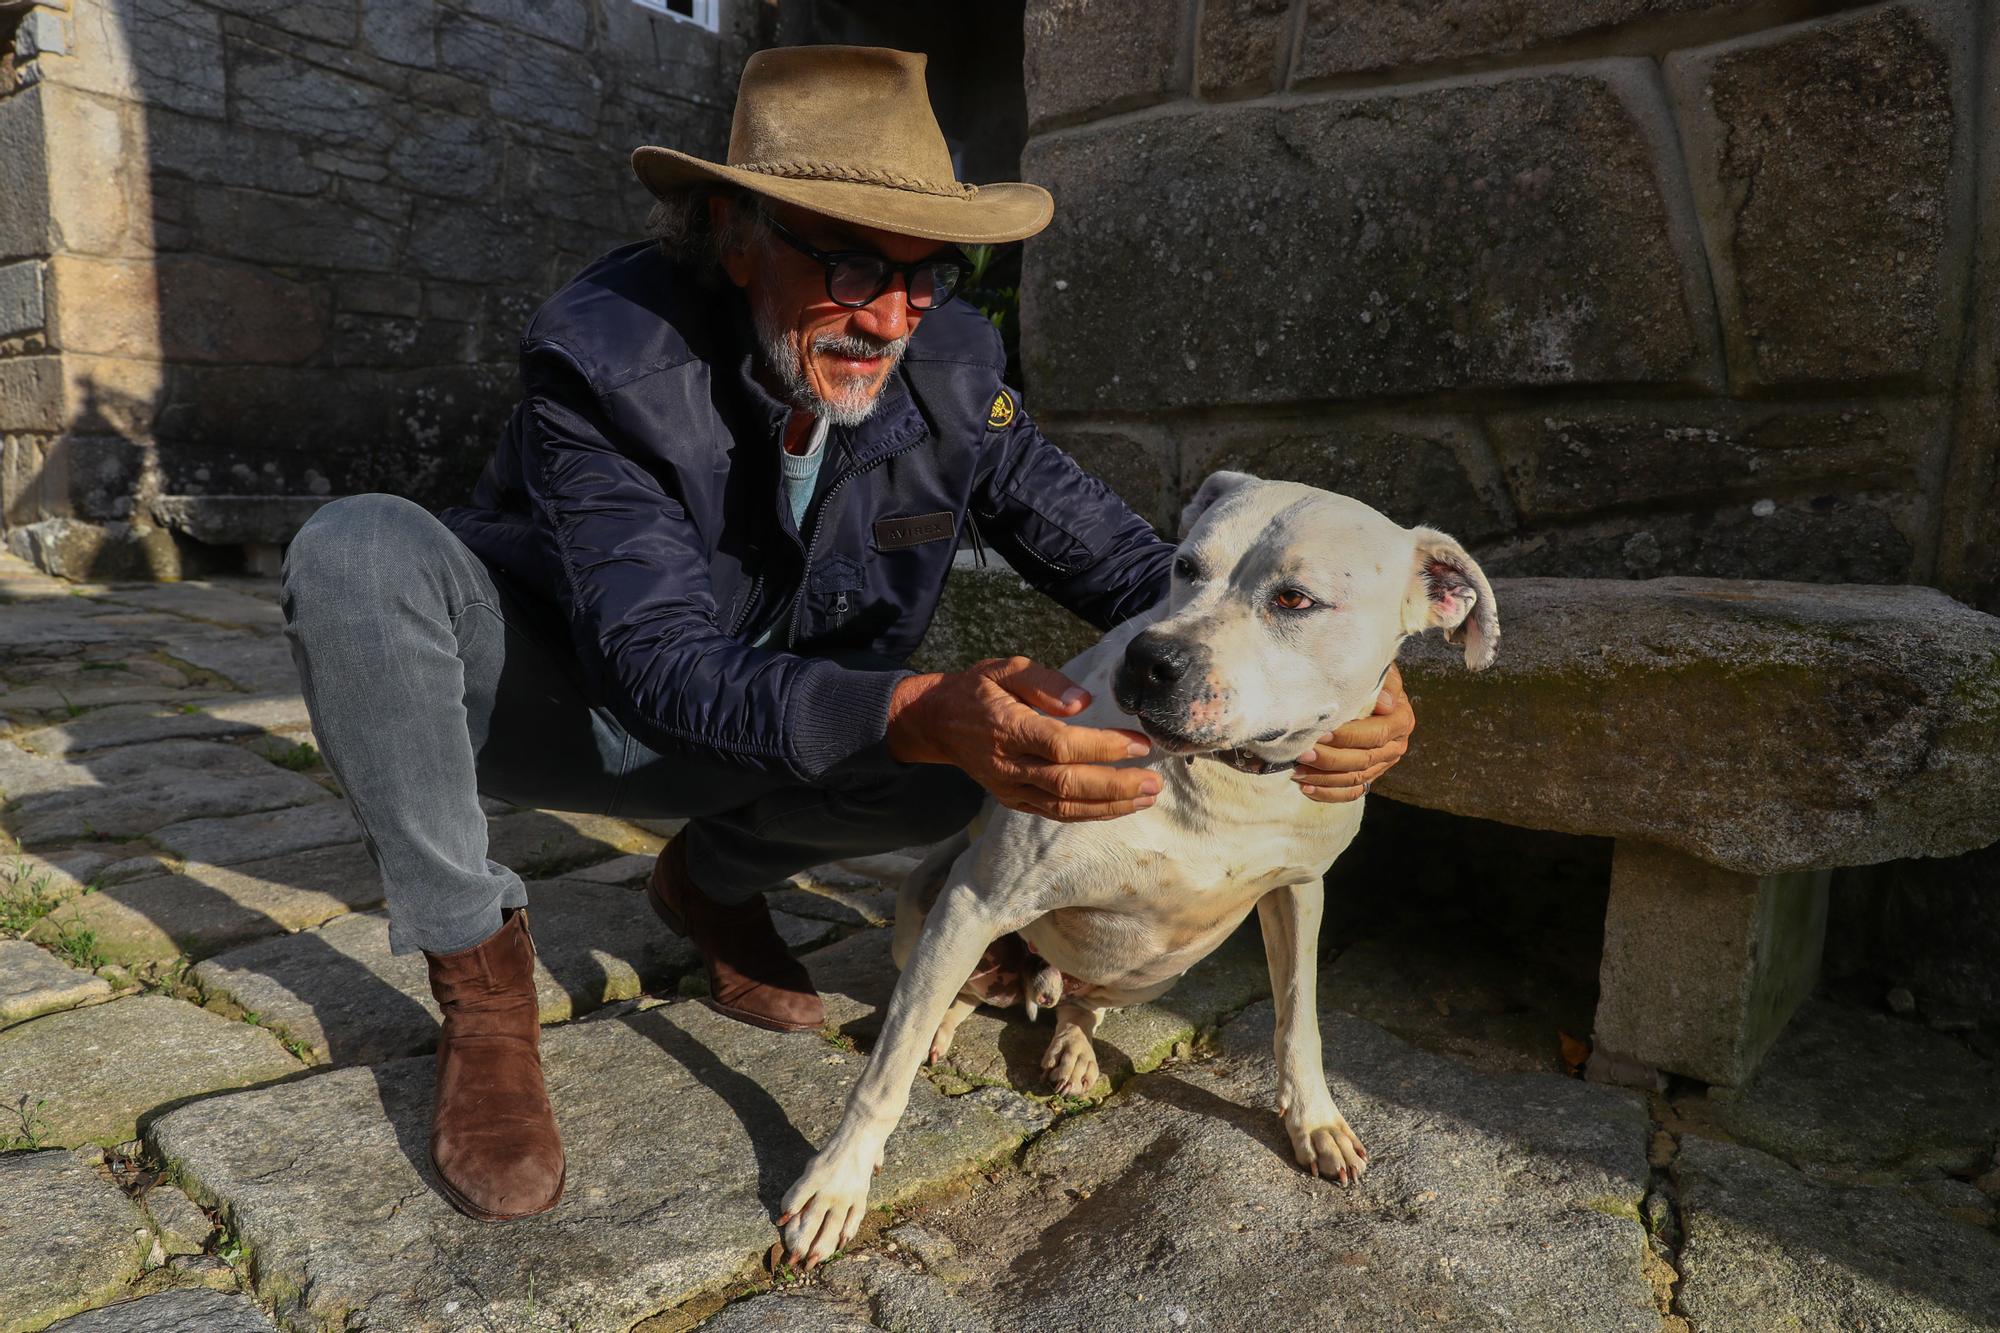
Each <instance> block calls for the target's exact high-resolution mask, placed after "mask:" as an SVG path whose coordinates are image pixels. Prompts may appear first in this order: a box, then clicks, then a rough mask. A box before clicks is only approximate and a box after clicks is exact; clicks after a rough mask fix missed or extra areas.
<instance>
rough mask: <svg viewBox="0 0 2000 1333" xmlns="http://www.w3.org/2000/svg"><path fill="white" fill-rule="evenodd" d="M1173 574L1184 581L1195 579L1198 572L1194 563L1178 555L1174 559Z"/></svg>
mask: <svg viewBox="0 0 2000 1333" xmlns="http://www.w3.org/2000/svg"><path fill="white" fill-rule="evenodd" d="M1174 573H1176V574H1178V575H1180V576H1181V577H1182V578H1184V579H1192V578H1195V577H1197V576H1198V575H1199V574H1200V571H1199V570H1197V569H1196V568H1195V565H1194V561H1192V560H1190V559H1188V558H1187V557H1186V556H1184V555H1178V556H1175V557H1174Z"/></svg>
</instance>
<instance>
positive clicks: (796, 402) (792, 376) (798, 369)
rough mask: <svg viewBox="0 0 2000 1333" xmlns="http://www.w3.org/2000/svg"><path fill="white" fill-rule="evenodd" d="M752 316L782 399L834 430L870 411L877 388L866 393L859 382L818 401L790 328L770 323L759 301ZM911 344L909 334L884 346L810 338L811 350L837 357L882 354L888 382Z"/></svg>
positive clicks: (832, 336) (831, 336) (850, 338)
mask: <svg viewBox="0 0 2000 1333" xmlns="http://www.w3.org/2000/svg"><path fill="white" fill-rule="evenodd" d="M754 313H755V316H756V325H757V343H758V346H759V348H760V350H761V351H762V353H763V356H764V366H765V368H766V369H767V370H769V371H770V372H771V375H772V378H774V379H775V380H777V382H778V396H779V397H780V398H782V399H783V400H784V401H785V402H787V403H789V404H790V405H791V406H793V407H796V408H800V409H802V410H804V411H807V412H810V413H812V414H813V415H814V416H816V417H823V418H824V419H825V420H826V421H827V423H828V424H829V425H834V426H858V425H860V424H861V423H862V422H864V421H866V420H867V419H868V418H869V417H870V416H871V415H872V414H873V413H874V411H875V405H876V404H877V403H879V402H880V401H881V400H882V395H881V393H880V391H879V390H878V391H877V392H874V393H870V392H868V390H867V389H866V387H864V386H862V385H860V384H856V385H855V386H854V388H853V389H852V390H851V391H849V392H847V393H844V394H842V395H841V396H840V397H839V398H838V399H835V400H828V399H825V398H822V397H820V396H819V394H818V393H816V392H814V390H813V386H812V381H811V380H810V379H808V378H807V377H806V366H805V359H804V358H803V357H801V356H800V355H799V350H798V345H797V344H796V343H794V342H793V341H792V335H791V330H789V329H786V328H784V327H782V326H781V325H779V324H778V323H777V321H776V320H774V319H772V318H771V317H770V312H769V311H767V310H766V309H764V306H763V303H762V302H759V303H758V305H757V309H756V311H755V312H754ZM909 345H910V338H909V335H908V334H904V335H903V336H902V337H900V338H895V339H892V340H890V341H887V342H884V341H882V340H881V339H879V338H869V337H864V336H862V335H860V334H836V333H822V334H820V335H819V336H818V337H816V338H814V339H813V341H812V350H813V351H814V352H830V353H832V354H833V355H835V356H886V357H888V358H889V369H888V370H887V371H886V372H884V379H885V380H886V377H887V376H888V375H890V374H893V373H895V369H896V367H897V365H899V364H900V363H901V362H902V359H903V351H904V349H905V348H907V347H908V346H909Z"/></svg>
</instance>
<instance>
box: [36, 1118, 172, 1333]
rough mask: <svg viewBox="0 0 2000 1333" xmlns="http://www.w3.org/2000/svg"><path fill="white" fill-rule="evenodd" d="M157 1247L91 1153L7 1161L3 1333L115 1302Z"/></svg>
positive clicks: (48, 1154)
mask: <svg viewBox="0 0 2000 1333" xmlns="http://www.w3.org/2000/svg"><path fill="white" fill-rule="evenodd" d="M151 1245H152V1237H151V1234H150V1233H149V1232H147V1231H146V1229H145V1227H144V1226H142V1225H141V1222H140V1217H139V1210H138V1209H136V1208H134V1207H133V1206H132V1201H131V1200H130V1199H127V1198H126V1197H125V1194H124V1192H123V1191H122V1190H120V1189H119V1188H118V1186H116V1185H114V1184H113V1183H112V1182H111V1181H110V1180H109V1179H108V1178H107V1177H106V1176H105V1175H104V1173H103V1172H102V1171H100V1170H99V1169H98V1168H97V1167H96V1166H95V1165H94V1164H93V1163H92V1161H91V1160H90V1156H89V1154H85V1153H70V1152H61V1151H57V1152H34V1153H19V1154H16V1155H12V1156H5V1157H0V1333H16V1331H17V1330H26V1329H38V1328H41V1327H43V1326H44V1325H45V1324H47V1323H48V1321H49V1320H51V1319H56V1318H60V1317H61V1316H63V1315H66V1314H71V1313H74V1312H75V1311H77V1310H80V1309H83V1308H85V1307H87V1306H91V1305H95V1304H97V1303H98V1302H99V1301H102V1300H107V1299H109V1298H110V1297H111V1296H113V1295H115V1294H116V1293H117V1292H118V1291H119V1290H120V1289H121V1288H122V1287H124V1286H125V1284H126V1283H128V1282H130V1281H131V1280H132V1279H133V1278H135V1277H137V1276H138V1275H139V1266H140V1263H141V1261H142V1260H144V1258H145V1257H146V1251H147V1250H148V1249H149V1248H150V1247H151Z"/></svg>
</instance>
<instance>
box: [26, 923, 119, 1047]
mask: <svg viewBox="0 0 2000 1333" xmlns="http://www.w3.org/2000/svg"><path fill="white" fill-rule="evenodd" d="M110 993H111V983H110V982H108V981H106V980H105V979H104V978H103V977H100V976H95V975H93V974H91V973H89V972H82V971H78V970H77V969H76V968H73V967H71V966H70V965H69V964H68V963H65V962H63V961H62V960H61V959H60V958H57V957H56V956H55V955H54V954H52V953H50V952H49V951H48V950H47V949H44V948H42V947H41V946H40V945H39V944H31V943H29V942H28V941H27V940H0V1028H5V1027H12V1026H13V1025H14V1024H16V1023H24V1022H26V1021H27V1020H28V1019H31V1018H36V1017H39V1016H40V1015H42V1014H49V1013H55V1012H57V1011H59V1010H63V1009H74V1008H76V1007H77V1006H78V1005H80V1004H85V1003H88V1002H89V1001H91V1000H96V999H102V998H103V997H104V996H106V995H109V994H110Z"/></svg>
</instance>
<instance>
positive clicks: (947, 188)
mask: <svg viewBox="0 0 2000 1333" xmlns="http://www.w3.org/2000/svg"><path fill="white" fill-rule="evenodd" d="M729 165H730V166H731V167H732V168H733V169H735V170H737V171H755V172H758V173H759V174H761V175H765V176H783V177H785V178H787V179H789V180H802V181H855V182H858V183H860V184H862V185H886V186H888V187H889V188H890V189H892V190H909V191H910V192H912V193H913V194H935V195H941V196H943V197H944V198H947V199H970V198H971V197H972V196H973V195H975V194H978V193H979V187H978V186H977V185H967V184H965V183H963V182H961V181H930V180H923V179H921V178H920V177H916V176H905V175H904V174H903V173H902V172H900V171H890V170H888V169H887V168H884V167H859V166H849V165H847V164H845V163H841V162H731V163H730V164H729Z"/></svg>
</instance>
